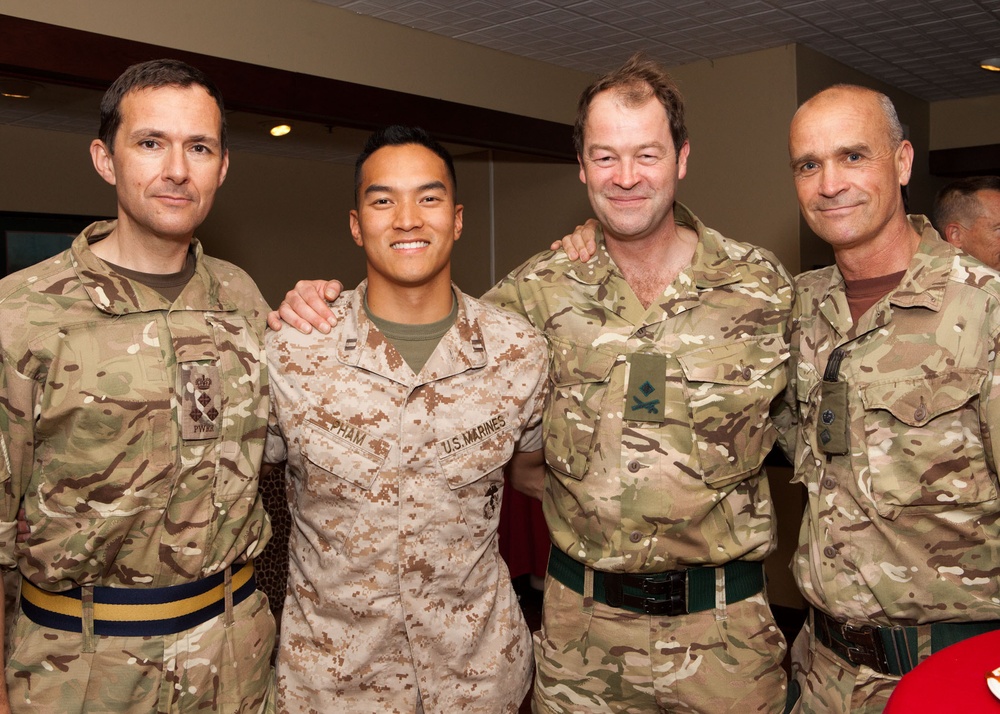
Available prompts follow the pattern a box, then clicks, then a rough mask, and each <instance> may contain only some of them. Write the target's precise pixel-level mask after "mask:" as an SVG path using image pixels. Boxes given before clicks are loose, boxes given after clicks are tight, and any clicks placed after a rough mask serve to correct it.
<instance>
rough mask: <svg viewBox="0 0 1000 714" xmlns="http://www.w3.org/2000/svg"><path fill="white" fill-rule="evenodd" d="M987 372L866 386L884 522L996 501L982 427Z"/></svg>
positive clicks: (869, 441) (869, 438)
mask: <svg viewBox="0 0 1000 714" xmlns="http://www.w3.org/2000/svg"><path fill="white" fill-rule="evenodd" d="M985 378H986V372H985V371H984V370H980V369H965V370H962V369H955V370H950V371H949V372H948V373H947V374H940V375H933V376H930V377H920V378H918V379H908V380H896V381H888V382H876V383H872V384H866V385H861V387H860V393H861V401H862V404H863V405H864V408H865V414H864V420H865V446H866V448H867V454H868V465H869V469H870V473H871V479H872V491H873V499H874V502H875V507H876V509H877V510H878V512H879V514H880V515H881V516H883V517H884V518H896V517H897V516H898V515H899V514H900V513H901V512H902V509H904V508H905V509H907V512H909V513H919V512H925V511H939V510H944V509H951V508H954V507H956V506H957V505H961V504H973V503H982V502H983V501H990V500H993V499H995V498H996V497H997V487H996V483H995V481H994V478H993V477H992V476H990V474H989V470H988V468H987V466H986V457H985V452H984V447H983V441H982V438H981V430H980V426H979V410H978V404H979V392H980V389H981V387H982V384H983V380H984V379H985Z"/></svg>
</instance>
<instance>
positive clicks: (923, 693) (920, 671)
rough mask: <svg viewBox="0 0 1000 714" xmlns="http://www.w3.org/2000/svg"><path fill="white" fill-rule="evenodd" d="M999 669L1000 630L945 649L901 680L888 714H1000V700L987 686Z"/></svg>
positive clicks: (887, 711) (887, 710)
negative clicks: (994, 671) (988, 679)
mask: <svg viewBox="0 0 1000 714" xmlns="http://www.w3.org/2000/svg"><path fill="white" fill-rule="evenodd" d="M997 667H1000V630H997V631H994V632H987V633H986V634H985V635H979V636H978V637H970V638H969V639H967V640H963V641H962V642H958V643H956V644H954V645H951V646H950V647H945V648H944V649H943V650H941V651H940V652H935V653H934V654H932V655H931V656H930V657H928V658H927V659H925V660H924V661H923V662H921V663H920V664H918V665H917V666H916V667H914V668H913V671H912V672H910V673H909V674H907V675H906V676H904V677H903V679H902V680H900V682H899V684H898V685H896V689H895V691H894V692H893V693H892V698H890V699H889V704H888V705H887V706H886V708H885V712H884V714H921V713H922V712H933V713H934V714H951V713H952V712H954V713H955V714H959V713H960V714H980V713H982V714H990V713H991V712H1000V699H997V698H996V697H994V696H993V694H992V693H991V692H990V690H989V687H988V686H987V685H986V675H987V674H988V673H989V672H990V671H991V670H993V669H996V668H997Z"/></svg>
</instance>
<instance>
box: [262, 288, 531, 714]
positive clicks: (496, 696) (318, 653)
mask: <svg viewBox="0 0 1000 714" xmlns="http://www.w3.org/2000/svg"><path fill="white" fill-rule="evenodd" d="M366 288H367V281H366V282H363V283H361V285H360V286H359V288H358V289H357V290H355V291H347V292H345V293H343V294H342V295H341V296H340V298H339V299H338V300H337V302H336V303H335V304H334V305H333V312H334V314H335V315H336V318H337V325H336V327H335V329H334V332H333V334H332V335H330V336H324V335H322V334H320V333H318V332H316V333H314V334H312V335H302V334H299V333H298V332H296V331H294V330H282V331H281V332H279V333H269V334H268V337H267V350H268V364H269V368H270V373H271V378H272V387H273V390H274V397H273V399H274V401H273V412H274V416H273V417H272V423H271V426H270V427H269V428H270V432H271V433H269V435H268V441H267V450H266V454H265V460H266V461H279V460H281V459H283V458H285V456H286V447H285V445H286V444H287V459H288V484H289V485H288V488H289V507H290V510H291V513H292V518H293V524H294V525H293V528H292V533H291V540H290V545H289V551H290V552H289V560H290V568H289V585H288V598H287V600H286V603H285V609H284V613H283V617H282V628H281V644H280V646H279V650H278V663H277V670H278V688H279V694H278V696H279V701H278V708H279V711H282V712H296V713H298V712H327V711H337V712H358V713H359V714H370V713H371V712H379V714H383V713H385V714H388V713H389V712H401V713H405V714H412V713H413V712H420V711H426V712H428V713H430V712H463V713H468V712H473V713H476V712H478V713H481V714H501V713H513V712H516V711H517V709H518V706H519V705H520V703H521V700H522V699H523V698H524V695H525V693H526V692H527V689H528V686H529V684H530V681H531V638H530V633H529V632H528V628H527V626H526V624H525V622H524V618H523V616H522V614H521V610H520V607H519V606H518V603H517V598H516V596H515V594H514V591H513V589H512V587H511V584H510V576H509V574H508V572H507V567H506V565H504V563H503V561H502V560H501V558H500V555H499V551H498V546H497V539H496V530H497V525H498V523H499V517H500V504H501V499H502V496H503V474H502V468H503V466H504V464H505V463H506V462H507V461H508V460H509V459H510V457H511V455H512V454H513V453H514V451H515V446H516V447H517V448H518V449H520V450H527V451H532V450H537V449H540V448H541V417H542V406H543V402H544V398H545V392H546V376H547V371H546V367H547V352H546V347H545V341H544V339H543V338H542V337H541V336H540V335H538V334H537V333H536V332H535V331H534V330H532V329H531V328H530V327H529V326H528V325H527V323H525V322H524V320H522V319H521V318H519V317H517V316H516V315H512V314H510V313H507V312H505V311H502V310H498V309H497V308H495V307H493V306H491V305H485V304H482V303H480V302H478V301H476V300H474V299H472V298H469V297H466V296H464V295H462V294H461V293H460V292H458V291H457V289H456V291H455V294H456V295H457V297H458V314H457V319H456V323H455V324H454V325H453V326H452V327H451V328H450V329H449V331H448V332H447V333H446V334H445V335H444V337H442V338H441V341H440V343H439V344H438V345H437V348H436V349H435V351H434V353H433V354H432V355H431V357H430V358H429V359H428V361H427V363H426V364H425V365H424V367H423V368H422V370H421V372H420V374H419V375H415V374H413V371H412V370H411V369H410V368H409V366H408V365H407V364H406V362H404V361H403V359H402V357H400V355H399V353H398V352H397V351H396V349H395V348H394V347H393V346H392V344H391V343H390V342H389V341H388V340H387V339H386V338H385V336H384V335H383V334H382V333H381V332H379V330H378V329H377V328H376V327H375V326H374V324H373V323H372V321H371V320H370V319H369V318H368V316H367V314H366V312H365V310H364V308H363V299H364V293H365V290H366ZM279 430H280V435H279ZM522 434H523V436H522ZM282 437H283V438H282ZM519 440H520V441H519Z"/></svg>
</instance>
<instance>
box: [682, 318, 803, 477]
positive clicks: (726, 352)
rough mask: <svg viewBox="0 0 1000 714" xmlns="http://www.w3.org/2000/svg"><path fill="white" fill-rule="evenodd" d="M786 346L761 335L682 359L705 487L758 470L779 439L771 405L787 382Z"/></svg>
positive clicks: (773, 338)
mask: <svg viewBox="0 0 1000 714" xmlns="http://www.w3.org/2000/svg"><path fill="white" fill-rule="evenodd" d="M788 356H789V351H788V345H787V343H786V342H785V341H784V338H783V337H782V336H780V335H761V336H759V337H752V338H749V339H746V340H740V341H739V342H730V343H727V344H724V345H718V346H712V347H705V348H702V349H699V350H694V351H691V352H688V353H686V354H683V355H678V360H679V361H680V363H681V369H682V370H683V372H684V378H685V391H686V398H687V403H688V407H689V416H690V419H691V429H692V431H693V433H694V436H695V444H696V445H697V451H698V458H699V460H700V462H701V474H702V478H703V479H704V481H705V483H706V484H708V485H709V486H712V487H714V488H723V487H725V486H728V485H730V484H733V483H736V482H738V481H741V480H742V479H744V478H746V477H747V476H748V475H750V474H754V473H756V472H757V470H758V469H759V468H760V465H761V464H762V463H763V461H764V457H765V456H766V455H767V452H768V451H770V450H771V447H772V446H773V445H774V440H775V438H776V432H775V429H774V425H773V424H771V420H770V416H769V415H770V408H771V402H772V401H773V400H774V399H775V398H776V397H777V396H778V395H779V394H781V391H782V390H783V389H784V388H785V385H786V384H787V382H788V376H787V374H786V372H785V366H786V363H787V361H788Z"/></svg>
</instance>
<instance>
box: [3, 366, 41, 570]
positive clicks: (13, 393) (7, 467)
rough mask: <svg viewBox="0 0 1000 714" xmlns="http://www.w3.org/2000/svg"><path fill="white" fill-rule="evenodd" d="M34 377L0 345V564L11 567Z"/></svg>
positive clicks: (26, 469)
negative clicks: (28, 374)
mask: <svg viewBox="0 0 1000 714" xmlns="http://www.w3.org/2000/svg"><path fill="white" fill-rule="evenodd" d="M35 391H36V384H35V380H33V379H31V378H30V377H28V376H26V375H24V374H22V373H21V372H19V371H18V370H17V369H16V368H15V365H14V362H13V360H12V359H11V358H10V355H8V354H7V353H6V352H5V351H4V350H3V349H2V348H0V483H2V485H3V498H2V500H0V566H3V567H12V566H13V565H14V564H15V561H14V546H15V542H14V540H15V537H16V535H17V510H18V508H19V507H20V505H21V497H22V496H23V494H24V490H25V488H26V486H27V483H28V480H29V479H30V478H31V465H32V463H33V461H34V446H33V444H34V419H33V416H32V415H33V412H34V409H33V404H34V400H35Z"/></svg>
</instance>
